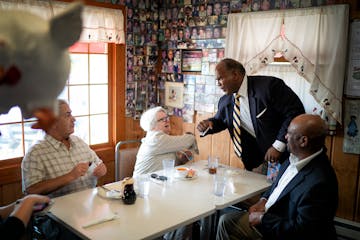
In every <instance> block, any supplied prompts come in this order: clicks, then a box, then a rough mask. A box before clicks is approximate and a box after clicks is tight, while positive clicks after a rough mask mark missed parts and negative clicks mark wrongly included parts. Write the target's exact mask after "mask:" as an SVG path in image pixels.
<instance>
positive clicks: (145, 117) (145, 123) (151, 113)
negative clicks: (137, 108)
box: [140, 107, 167, 132]
mask: <svg viewBox="0 0 360 240" xmlns="http://www.w3.org/2000/svg"><path fill="white" fill-rule="evenodd" d="M158 112H164V113H167V112H166V110H165V109H164V108H163V107H154V108H150V109H148V110H146V111H145V112H144V113H143V114H142V115H141V118H140V126H141V128H142V129H144V131H146V132H148V131H150V130H152V129H154V128H155V126H156V122H157V119H156V114H157V113H158Z"/></svg>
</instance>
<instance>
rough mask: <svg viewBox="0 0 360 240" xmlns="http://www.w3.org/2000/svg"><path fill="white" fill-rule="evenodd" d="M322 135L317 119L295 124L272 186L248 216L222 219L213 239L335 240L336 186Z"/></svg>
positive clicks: (239, 214) (296, 120) (304, 117)
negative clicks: (286, 155) (284, 159)
mask: <svg viewBox="0 0 360 240" xmlns="http://www.w3.org/2000/svg"><path fill="white" fill-rule="evenodd" d="M326 133H327V127H326V125H325V123H324V121H323V120H322V119H321V118H320V117H319V116H316V115H309V114H302V115H299V116H297V117H296V118H294V119H293V120H292V121H291V123H290V125H289V127H288V131H287V134H286V140H287V148H288V150H289V152H290V153H291V154H290V157H289V159H288V160H286V161H285V162H284V163H283V164H282V166H281V168H280V172H279V175H278V177H277V179H276V181H275V182H274V183H273V185H272V186H271V188H270V189H269V190H268V191H267V192H265V194H263V196H262V198H261V199H260V200H259V201H258V202H257V203H256V204H254V205H253V206H251V207H250V208H249V212H235V213H229V214H224V215H223V216H221V218H220V220H219V226H218V230H217V236H216V239H218V240H219V239H277V240H278V239H291V240H295V239H299V240H300V239H302V240H304V239H306V240H309V239H336V232H335V228H334V223H333V219H334V216H335V212H336V209H337V205H338V183H337V179H336V175H335V173H334V170H333V168H332V167H331V165H330V161H329V159H328V157H327V155H326V149H325V146H324V143H325V137H326Z"/></svg>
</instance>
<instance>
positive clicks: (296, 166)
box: [265, 149, 323, 211]
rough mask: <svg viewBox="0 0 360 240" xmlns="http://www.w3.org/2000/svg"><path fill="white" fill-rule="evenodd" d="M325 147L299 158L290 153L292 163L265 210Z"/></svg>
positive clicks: (271, 195) (270, 197)
mask: <svg viewBox="0 0 360 240" xmlns="http://www.w3.org/2000/svg"><path fill="white" fill-rule="evenodd" d="M322 151H323V149H321V150H320V151H318V152H316V153H314V154H312V155H310V156H309V157H307V158H304V159H302V160H299V159H298V158H297V157H296V156H295V155H293V154H290V157H289V161H290V164H289V166H288V168H287V169H286V170H285V172H284V174H283V175H282V176H281V178H280V179H279V182H278V185H277V186H276V187H275V189H274V191H273V192H272V193H271V194H270V196H269V199H268V200H267V202H266V204H265V211H267V210H268V209H269V208H270V207H271V206H272V205H273V204H274V203H275V202H276V201H277V199H278V198H279V196H280V194H281V193H282V192H283V191H284V189H285V188H286V186H287V185H288V184H289V183H290V181H291V180H292V179H293V178H294V177H295V176H296V175H297V174H298V173H299V172H300V170H301V169H302V168H303V167H305V166H306V165H307V164H308V163H309V162H310V161H311V160H312V159H314V158H315V157H316V156H317V155H319V154H320V153H321V152H322Z"/></svg>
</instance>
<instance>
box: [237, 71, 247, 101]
mask: <svg viewBox="0 0 360 240" xmlns="http://www.w3.org/2000/svg"><path fill="white" fill-rule="evenodd" d="M247 89H248V78H247V75H246V74H245V75H244V78H243V81H242V83H241V86H240V88H239V90H238V91H237V92H236V93H234V97H235V96H236V94H240V96H241V97H245V98H247V95H248V93H247V92H248V91H247Z"/></svg>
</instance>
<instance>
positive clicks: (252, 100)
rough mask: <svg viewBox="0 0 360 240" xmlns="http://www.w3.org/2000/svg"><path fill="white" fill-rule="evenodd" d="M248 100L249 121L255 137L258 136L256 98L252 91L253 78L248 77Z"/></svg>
mask: <svg viewBox="0 0 360 240" xmlns="http://www.w3.org/2000/svg"><path fill="white" fill-rule="evenodd" d="M247 79H248V90H247V92H248V99H249V110H250V116H251V121H252V122H253V126H254V130H255V135H256V136H257V135H258V131H259V130H258V124H256V113H257V111H258V110H257V106H258V104H257V98H256V94H255V91H254V82H255V81H253V78H252V77H250V76H248V77H247Z"/></svg>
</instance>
